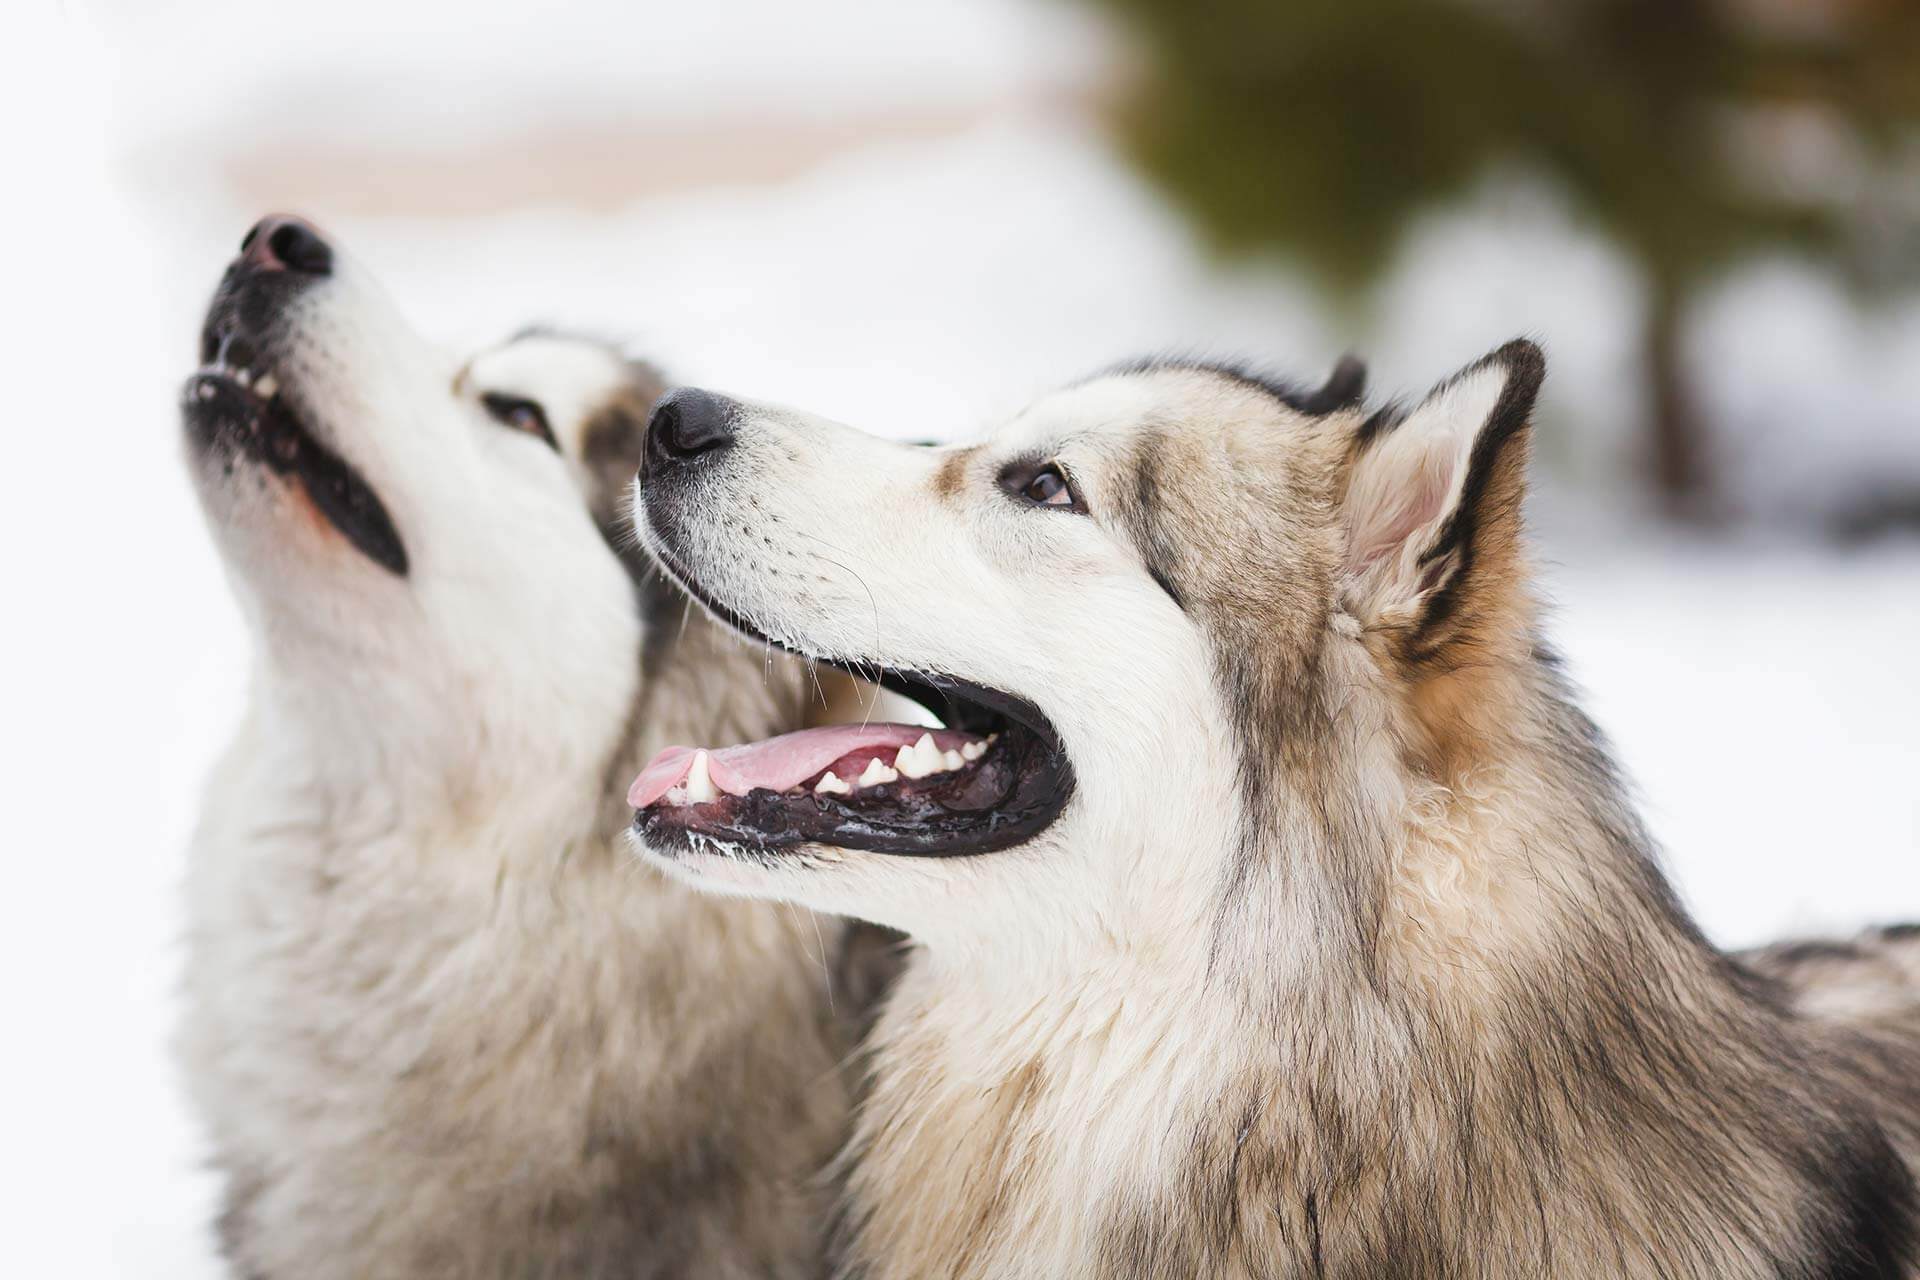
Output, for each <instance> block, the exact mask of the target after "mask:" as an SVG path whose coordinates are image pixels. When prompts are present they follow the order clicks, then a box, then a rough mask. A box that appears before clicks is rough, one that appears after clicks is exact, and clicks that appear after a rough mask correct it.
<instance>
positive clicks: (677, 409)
mask: <svg viewBox="0 0 1920 1280" xmlns="http://www.w3.org/2000/svg"><path fill="white" fill-rule="evenodd" d="M733 409H734V406H733V402H732V401H731V400H729V399H727V398H726V397H725V396H718V395H715V394H714V393H713V392H711V391H702V390H700V389H699V388H698V387H682V388H680V389H679V390H678V391H673V392H670V393H668V395H667V396H666V398H665V399H663V400H661V401H660V403H659V404H658V405H656V406H654V410H653V419H652V421H650V422H648V423H647V457H648V459H649V461H653V462H659V463H671V462H676V461H680V460H683V459H686V458H691V457H694V456H696V455H698V454H702V453H712V452H714V451H715V450H718V449H724V448H726V447H727V446H728V445H730V444H732V443H733Z"/></svg>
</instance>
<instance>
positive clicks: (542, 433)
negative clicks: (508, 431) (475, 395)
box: [480, 391, 560, 453]
mask: <svg viewBox="0 0 1920 1280" xmlns="http://www.w3.org/2000/svg"><path fill="white" fill-rule="evenodd" d="M480 405H481V407H482V408H484V409H485V410H486V411H487V413H488V414H490V415H491V416H492V418H493V420H494V421H495V422H498V423H499V424H501V425H502V426H506V427H512V428H513V429H514V430H515V431H524V432H526V433H527V434H528V435H530V436H536V437H538V438H539V439H541V440H545V441H546V442H547V444H548V446H549V447H550V448H552V449H553V451H554V452H555V453H558V452H559V451H560V442H559V441H558V440H556V439H554V438H553V428H552V427H550V426H548V425H547V414H546V410H544V409H542V408H541V407H540V406H539V405H538V404H537V403H535V402H534V401H532V400H522V399H521V398H520V397H519V396H508V395H502V394H500V393H499V392H498V391H489V392H487V393H486V394H485V395H483V396H481V397H480Z"/></svg>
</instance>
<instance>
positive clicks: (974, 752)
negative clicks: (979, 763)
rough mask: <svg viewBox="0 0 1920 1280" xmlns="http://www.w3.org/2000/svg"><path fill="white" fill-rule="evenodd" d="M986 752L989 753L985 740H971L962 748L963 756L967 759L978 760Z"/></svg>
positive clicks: (961, 753)
mask: <svg viewBox="0 0 1920 1280" xmlns="http://www.w3.org/2000/svg"><path fill="white" fill-rule="evenodd" d="M985 754H987V744H986V743H984V742H969V743H966V744H964V745H963V746H962V747H961V748H960V755H961V758H962V759H966V760H978V759H979V758H980V757H981V756H983V755H985Z"/></svg>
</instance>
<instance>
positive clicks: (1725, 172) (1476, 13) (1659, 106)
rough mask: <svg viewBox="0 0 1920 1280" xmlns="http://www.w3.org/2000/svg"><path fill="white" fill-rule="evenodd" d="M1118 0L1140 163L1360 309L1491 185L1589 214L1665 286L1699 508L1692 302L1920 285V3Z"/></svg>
mask: <svg viewBox="0 0 1920 1280" xmlns="http://www.w3.org/2000/svg"><path fill="white" fill-rule="evenodd" d="M1098 2H1099V3H1101V4H1103V5H1104V6H1105V7H1107V8H1109V9H1110V10H1112V11H1114V12H1116V13H1117V14H1119V15H1120V16H1121V18H1122V19H1123V20H1124V21H1125V23H1126V24H1127V25H1128V26H1130V27H1131V29H1132V30H1133V31H1134V32H1135V33H1136V34H1138V35H1139V36H1140V37H1141V44H1142V46H1143V51H1144V53H1145V54H1146V57H1147V66H1146V75H1145V78H1144V80H1143V82H1142V83H1141V84H1140V85H1139V86H1138V92H1137V93H1136V94H1134V95H1133V96H1132V97H1131V98H1129V99H1128V101H1127V102H1126V104H1125V105H1124V107H1123V108H1122V117H1121V129H1122V134H1123V137H1124V139H1125V142H1126V145H1127V146H1128V148H1129V150H1130V151H1131V152H1132V154H1133V156H1134V158H1135V159H1136V160H1137V162H1138V163H1139V164H1140V166H1141V167H1142V168H1143V169H1144V170H1145V171H1146V172H1147V173H1148V174H1149V175H1151V176H1152V177H1154V178H1155V179H1157V180H1158V181H1159V182H1160V183H1162V184H1163V185H1164V186H1165V187H1166V188H1168V189H1169V190H1170V191H1171V192H1172V193H1173V194H1174V195H1175V196H1176V197H1177V199H1178V200H1179V201H1180V202H1181V203H1183V204H1184V205H1185V206H1186V207H1188V208H1189V209H1190V210H1191V211H1192V213H1193V214H1194V215H1195V217H1196V220H1197V222H1198V223H1199V225H1200V226H1201V228H1202V229H1203V230H1204V231H1205V232H1206V234H1207V235H1208V237H1209V238H1210V239H1211V240H1212V241H1213V242H1214V243H1215V244H1216V245H1217V246H1219V247H1220V248H1222V249H1224V250H1228V251H1237V250H1271V249H1278V250H1281V251H1283V252H1285V253H1287V254H1289V255H1291V256H1292V257H1293V258H1295V259H1296V260H1298V261H1299V262H1301V263H1302V264H1303V265H1305V266H1306V267H1307V268H1308V269H1309V270H1310V271H1311V272H1312V273H1313V274H1315V275H1316V276H1318V277H1319V278H1320V279H1321V281H1322V282H1323V284H1325V285H1326V286H1328V288H1329V289H1330V291H1331V292H1332V293H1334V294H1335V295H1336V296H1346V297H1352V296H1355V295H1356V294H1357V293H1358V291H1359V290H1360V289H1361V288H1362V287H1364V286H1365V285H1366V284H1368V283H1370V282H1371V281H1372V280H1373V279H1375V278H1376V277H1377V276H1378V274H1379V273H1380V272H1382V271H1383V270H1385V269H1386V268H1387V267H1388V266H1389V265H1390V264H1391V262H1392V260H1393V250H1394V248H1395V246H1396V242H1397V240H1398V238H1399V235H1400V233H1401V231H1402V229H1403V228H1404V227H1406V226H1407V225H1408V223H1409V222H1410V221H1411V219H1412V218H1413V217H1414V216H1415V215H1417V214H1419V213H1421V212H1423V211H1425V210H1428V209H1432V208H1436V207H1441V206H1444V205H1446V204H1448V203H1449V202H1452V201H1454V200H1456V199H1458V198H1460V197H1461V196H1463V195H1464V194H1465V193H1466V192H1467V191H1468V190H1469V189H1470V188H1471V187H1473V186H1474V185H1475V184H1476V183H1478V182H1479V181H1480V180H1481V179H1482V178H1483V177H1484V176H1485V175H1486V174H1487V173H1488V172H1489V170H1490V169H1494V168H1497V167H1499V166H1502V165H1507V166H1512V167H1513V168H1515V169H1517V170H1519V171H1521V172H1531V173H1534V174H1539V175H1543V176H1545V177H1546V178H1548V179H1549V180H1550V181H1551V182H1553V183H1554V184H1556V185H1557V186H1559V187H1560V188H1561V189H1562V190H1563V191H1565V192H1566V193H1567V194H1568V195H1569V196H1570V197H1571V199H1572V201H1573V202H1574V203H1575V204H1576V205H1577V206H1578V208H1579V209H1580V210H1581V211H1583V212H1584V213H1585V214H1587V215H1588V216H1590V217H1592V218H1594V219H1596V220H1597V221H1598V222H1599V223H1600V224H1601V225H1602V226H1603V227H1604V228H1605V230H1606V231H1607V232H1608V233H1609V234H1611V235H1612V236H1613V237H1615V238H1616V239H1617V241H1618V242H1619V243H1620V244H1622V245H1623V246H1624V247H1625V248H1626V249H1627V250H1628V251H1630V252H1631V253H1632V254H1633V255H1634V256H1635V257H1636V258H1637V259H1638V260H1639V261H1640V262H1641V263H1642V264H1643V266H1644V267H1645V269H1646V272H1647V278H1648V281H1649V285H1650V294H1651V297H1650V302H1649V306H1650V312H1651V314H1650V316H1649V320H1648V362H1649V366H1650V377H1651V379H1652V381H1653V383H1654V406H1653V416H1654V419H1655V421H1654V424H1653V426H1654V442H1653V450H1652V452H1653V460H1652V469H1653V472H1654V477H1655V481H1656V484H1657V485H1658V487H1659V488H1660V489H1662V490H1663V491H1665V492H1667V493H1668V494H1669V495H1673V496H1676V497H1677V498H1684V497H1685V495H1686V494H1688V493H1689V492H1698V491H1699V490H1701V489H1702V488H1703V487H1704V479H1703V475H1702V462H1701V457H1700V449H1699V447H1698V444H1697V441H1695V440H1692V439H1690V437H1692V436H1694V435H1697V431H1696V429H1695V428H1694V426H1693V424H1692V423H1691V421H1690V414H1689V411H1688V409H1687V403H1686V400H1687V398H1686V395H1685V389H1684V387H1683V386H1682V385H1680V382H1681V379H1680V374H1679V371H1678V365H1677V355H1676V352H1677V347H1678V335H1679V331H1680V323H1679V313H1680V307H1681V304H1682V302H1683V300H1684V296H1685V294H1686V293H1687V292H1688V291H1689V290H1690V289H1691V288H1693V287H1694V286H1695V285H1697V284H1698V283H1699V282H1700V281H1701V280H1703V279H1705V278H1706V277H1707V276H1708V275H1709V274H1711V273H1712V272H1714V271H1715V270H1716V269H1718V268H1720V267H1722V266H1724V265H1725V264H1726V263H1727V262H1728V260H1729V259H1730V258H1732V257H1734V256H1736V255H1739V254H1741V253H1744V252H1747V251H1750V250H1752V249H1754V248H1756V247H1761V246H1786V247H1792V248H1795V249H1798V250H1803V251H1808V252H1812V253H1816V254H1820V255H1825V256H1826V257H1827V258H1828V260H1830V261H1832V262H1834V263H1837V264H1846V265H1851V266H1853V267H1854V268H1856V269H1855V270H1854V272H1853V278H1854V280H1855V281H1856V282H1857V283H1876V282H1884V281H1886V280H1887V279H1889V278H1891V277H1892V276H1893V275H1894V274H1895V273H1896V268H1899V267H1903V266H1906V267H1910V266H1911V265H1912V263H1913V258H1914V255H1913V254H1912V253H1911V248H1912V242H1911V240H1899V239H1896V240H1894V241H1893V242H1892V243H1894V244H1896V245H1898V246H1899V247H1900V248H1901V249H1902V252H1898V253H1890V252H1889V251H1888V245H1889V241H1888V238H1887V232H1888V228H1889V225H1890V222H1891V223H1898V222H1901V220H1902V219H1905V220H1906V226H1907V229H1908V230H1909V231H1910V230H1911V221H1912V218H1913V215H1914V212H1915V211H1914V207H1913V206H1914V204H1915V203H1916V198H1915V191H1914V187H1915V185H1916V184H1915V179H1914V177H1913V174H1914V159H1915V155H1916V152H1917V151H1920V148H1916V144H1915V141H1914V139H1915V131H1916V125H1917V124H1920V3H1914V2H1912V0H1719V2H1709V0H1098ZM1903 165H1904V166H1906V167H1905V169H1904V170H1903V169H1902V166H1903ZM1903 172H1904V174H1905V181H1906V183H1907V185H1906V186H1905V187H1904V188H1902V187H1901V186H1900V175H1901V174H1902V173H1903ZM1902 199H1904V201H1905V205H1904V207H1903V206H1902V204H1901V201H1902Z"/></svg>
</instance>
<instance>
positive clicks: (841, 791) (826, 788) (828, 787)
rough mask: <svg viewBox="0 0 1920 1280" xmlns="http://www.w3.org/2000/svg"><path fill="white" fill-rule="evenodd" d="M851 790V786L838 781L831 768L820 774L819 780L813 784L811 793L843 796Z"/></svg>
mask: <svg viewBox="0 0 1920 1280" xmlns="http://www.w3.org/2000/svg"><path fill="white" fill-rule="evenodd" d="M852 790H853V788H852V787H850V786H848V785H847V784H846V783H844V782H842V781H840V779H839V777H837V776H836V775H835V774H834V772H833V770H831V769H829V770H827V771H826V773H824V774H822V775H821V777H820V781H818V782H816V783H814V784H813V793H814V794H815V795H821V794H826V795H830V796H844V795H846V794H848V793H849V792H851V791H852Z"/></svg>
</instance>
